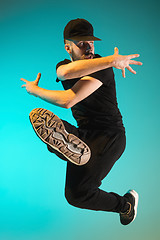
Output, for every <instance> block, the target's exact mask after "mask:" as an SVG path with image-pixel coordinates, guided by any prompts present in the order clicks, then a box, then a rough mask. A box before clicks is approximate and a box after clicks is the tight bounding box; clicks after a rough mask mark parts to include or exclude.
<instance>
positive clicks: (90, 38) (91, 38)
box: [67, 36, 101, 41]
mask: <svg viewBox="0 0 160 240" xmlns="http://www.w3.org/2000/svg"><path fill="white" fill-rule="evenodd" d="M67 40H73V41H101V39H100V38H97V37H94V36H74V37H71V38H70V39H67Z"/></svg>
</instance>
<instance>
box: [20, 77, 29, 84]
mask: <svg viewBox="0 0 160 240" xmlns="http://www.w3.org/2000/svg"><path fill="white" fill-rule="evenodd" d="M20 80H21V81H23V82H26V83H27V82H28V81H27V80H26V79H24V78H21V79H20Z"/></svg>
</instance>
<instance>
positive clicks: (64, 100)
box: [30, 86, 75, 108]
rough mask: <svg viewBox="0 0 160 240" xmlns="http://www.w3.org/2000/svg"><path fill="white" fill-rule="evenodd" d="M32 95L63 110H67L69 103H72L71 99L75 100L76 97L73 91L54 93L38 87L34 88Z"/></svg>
mask: <svg viewBox="0 0 160 240" xmlns="http://www.w3.org/2000/svg"><path fill="white" fill-rule="evenodd" d="M30 94H32V95H34V96H36V97H39V98H41V99H42V100H44V101H46V102H49V103H51V104H54V105H56V106H59V107H62V108H67V106H68V103H69V102H70V101H71V99H73V98H74V95H75V94H74V92H73V91H72V90H71V89H69V90H64V91H54V90H47V89H44V88H41V87H38V86H34V88H33V89H32V91H31V92H30Z"/></svg>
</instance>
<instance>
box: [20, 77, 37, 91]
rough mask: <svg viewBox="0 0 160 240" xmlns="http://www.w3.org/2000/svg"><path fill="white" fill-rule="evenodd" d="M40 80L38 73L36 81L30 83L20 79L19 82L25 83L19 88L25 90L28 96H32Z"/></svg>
mask: <svg viewBox="0 0 160 240" xmlns="http://www.w3.org/2000/svg"><path fill="white" fill-rule="evenodd" d="M40 78H41V73H38V75H37V78H36V80H35V81H32V82H30V81H28V80H26V79H24V78H21V79H20V80H21V81H23V82H25V84H23V85H22V86H21V87H22V88H26V90H27V92H28V93H29V94H31V95H34V90H35V88H36V87H37V86H38V83H39V80H40Z"/></svg>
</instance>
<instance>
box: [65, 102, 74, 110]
mask: <svg viewBox="0 0 160 240" xmlns="http://www.w3.org/2000/svg"><path fill="white" fill-rule="evenodd" d="M74 105H75V104H74V103H73V102H72V101H68V102H66V103H65V104H64V108H66V109H69V108H71V107H73V106H74Z"/></svg>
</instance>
